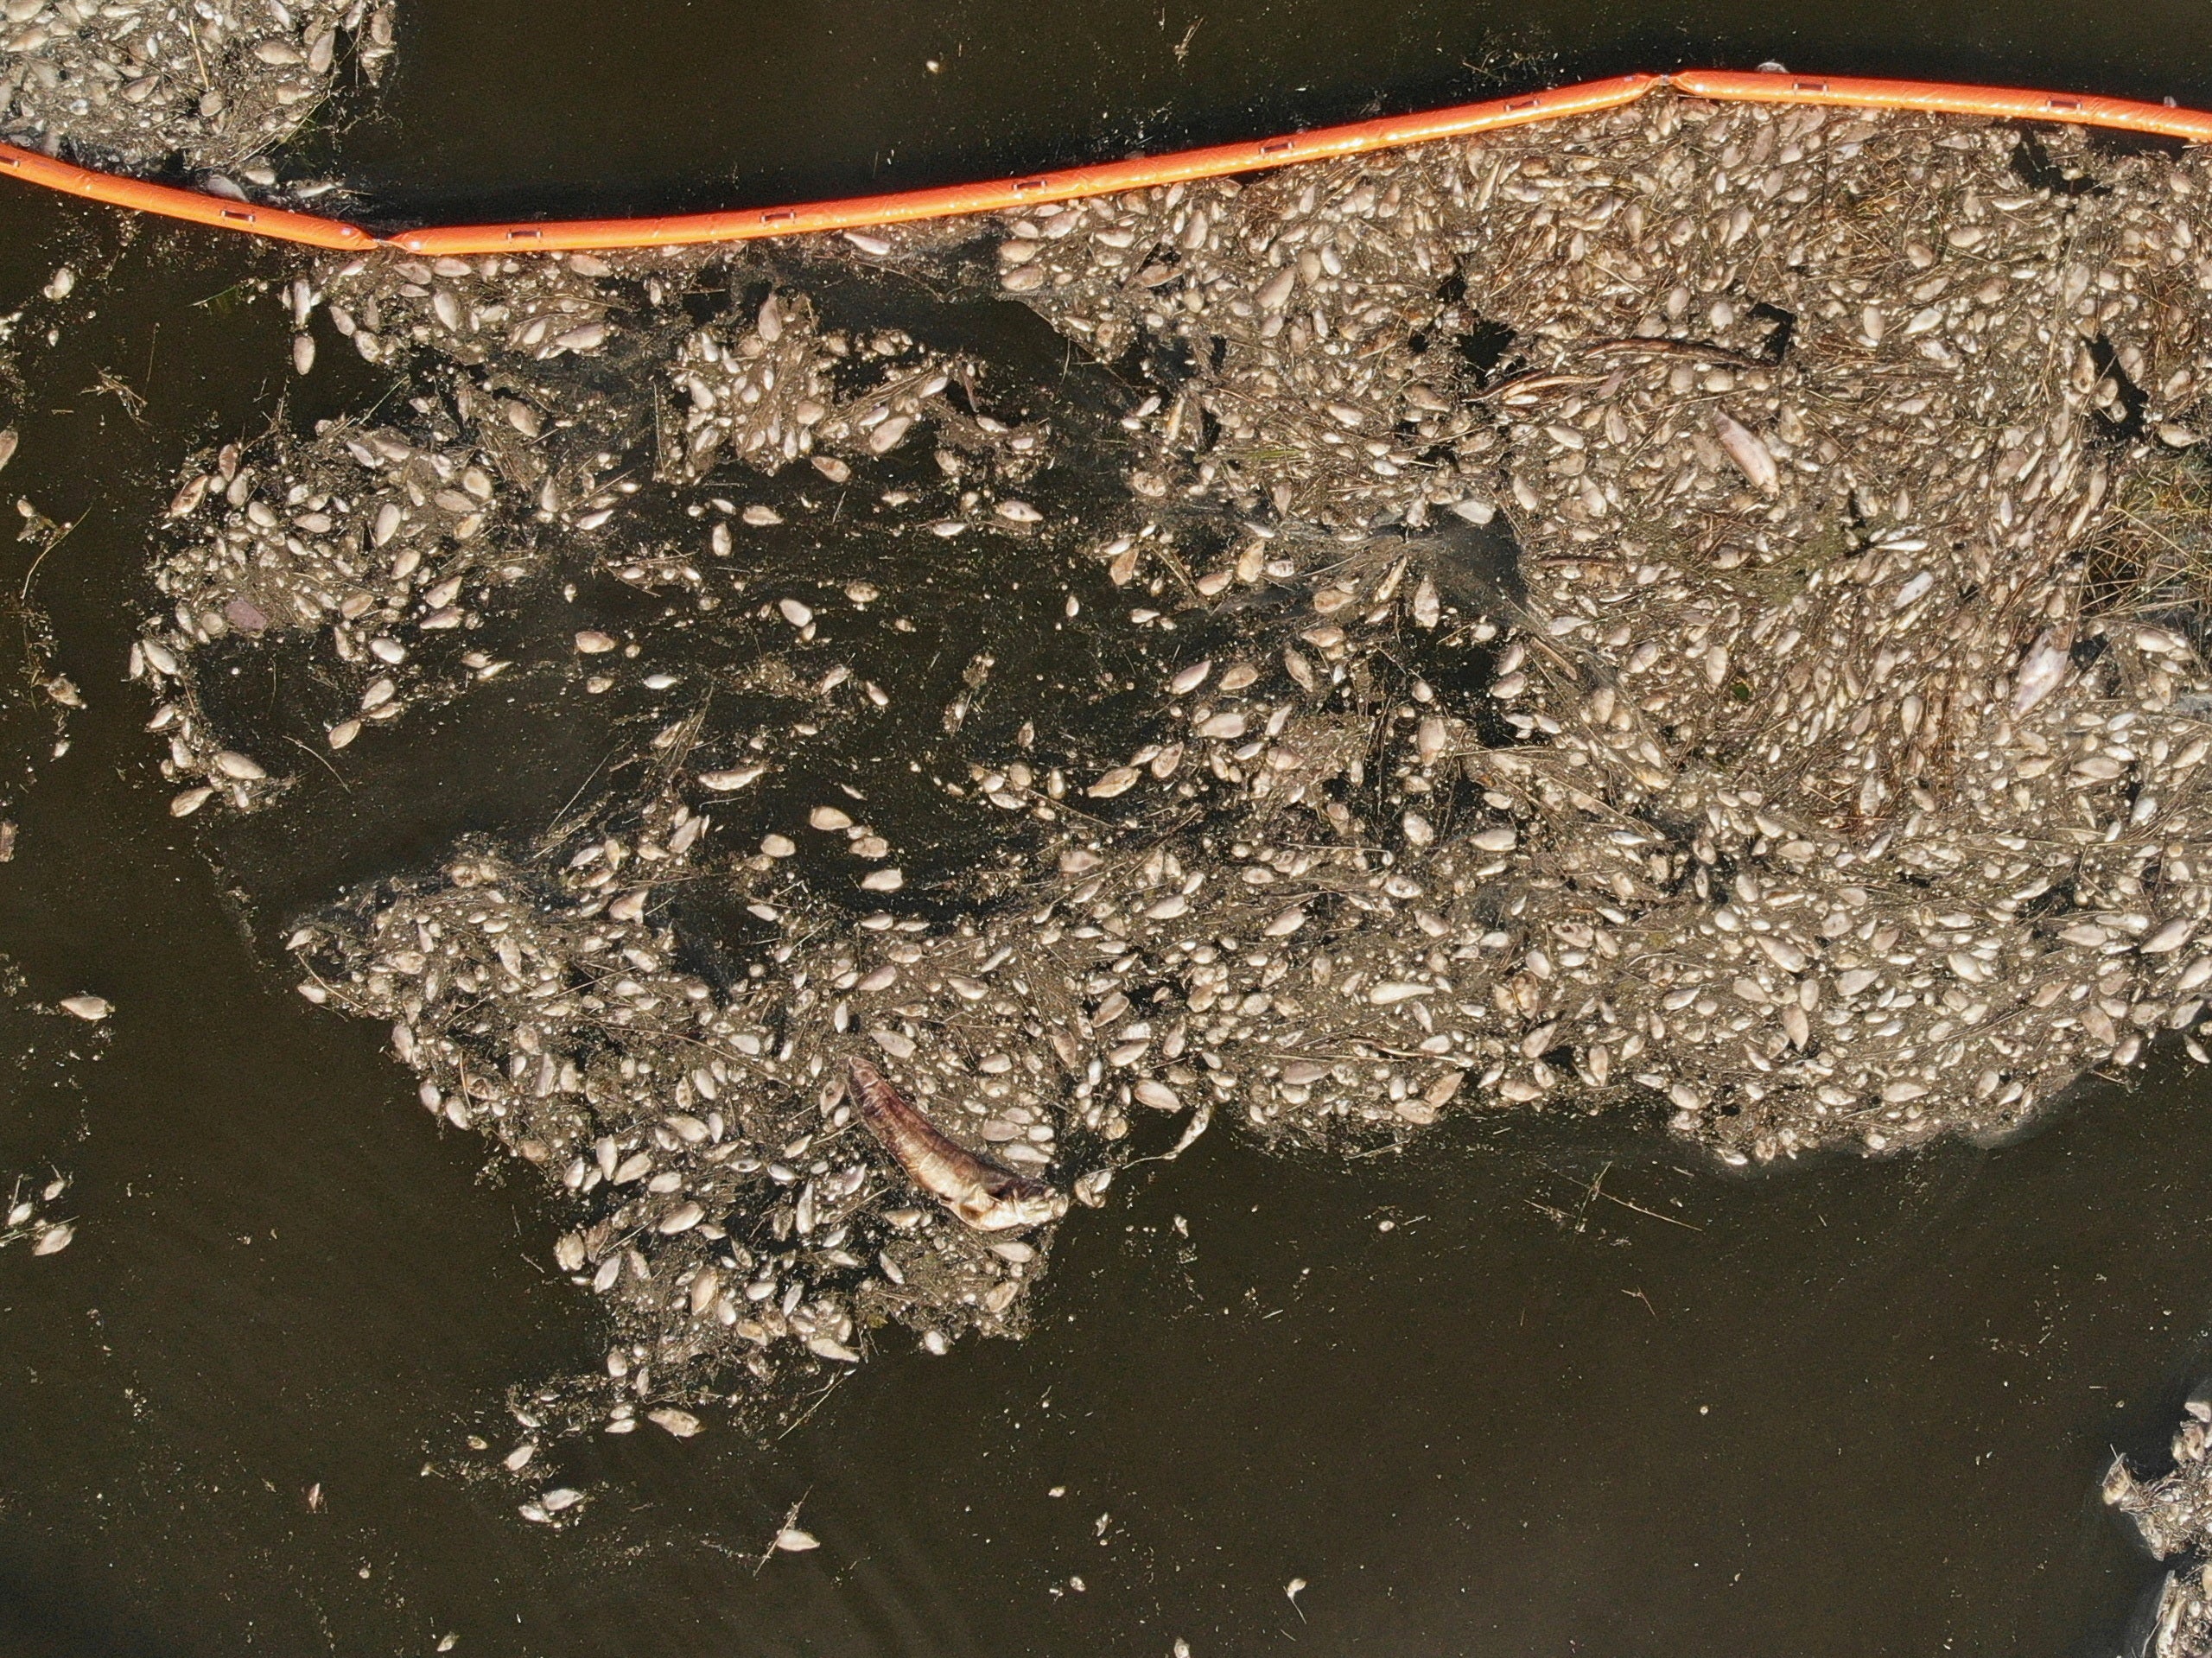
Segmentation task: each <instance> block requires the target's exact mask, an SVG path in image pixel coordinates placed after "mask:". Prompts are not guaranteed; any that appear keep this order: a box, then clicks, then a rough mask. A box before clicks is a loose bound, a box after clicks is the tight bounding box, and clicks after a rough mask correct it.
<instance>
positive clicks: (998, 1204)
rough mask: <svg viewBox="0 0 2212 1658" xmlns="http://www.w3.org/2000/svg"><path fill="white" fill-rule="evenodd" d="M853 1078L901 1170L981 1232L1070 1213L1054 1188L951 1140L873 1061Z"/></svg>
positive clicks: (860, 1062) (861, 1063)
mask: <svg viewBox="0 0 2212 1658" xmlns="http://www.w3.org/2000/svg"><path fill="white" fill-rule="evenodd" d="M850 1075H851V1077H852V1088H853V1098H854V1100H855V1102H857V1103H858V1105H859V1106H860V1111H861V1117H862V1118H864V1119H865V1120H866V1121H867V1123H868V1128H870V1129H871V1130H872V1131H873V1132H874V1134H875V1137H876V1138H877V1139H878V1140H881V1141H882V1142H883V1145H884V1148H885V1149H886V1150H887V1151H888V1152H889V1153H891V1154H892V1156H893V1157H894V1158H896V1159H899V1167H900V1168H902V1169H904V1170H906V1172H907V1174H908V1176H909V1177H911V1178H912V1180H913V1182H914V1184H915V1185H918V1186H919V1187H921V1189H922V1190H923V1191H926V1192H928V1193H929V1194H930V1196H931V1197H934V1198H936V1199H937V1200H938V1202H939V1203H941V1204H944V1206H945V1207H946V1208H947V1209H949V1210H951V1211H952V1212H953V1213H954V1214H955V1215H957V1216H958V1217H960V1218H961V1219H962V1220H963V1221H965V1222H966V1223H968V1224H969V1226H972V1227H974V1228H975V1229H976V1230H977V1231H979V1232H999V1231H1004V1230H1006V1229H1008V1228H1011V1227H1017V1226H1041V1225H1043V1224H1044V1223H1046V1222H1047V1221H1056V1220H1058V1219H1059V1218H1060V1217H1061V1216H1063V1215H1065V1214H1066V1213H1067V1207H1068V1204H1067V1199H1066V1198H1065V1197H1062V1196H1061V1195H1060V1194H1059V1193H1058V1192H1057V1191H1053V1190H1052V1188H1051V1187H1049V1186H1046V1185H1042V1184H1041V1183H1039V1182H1038V1181H1035V1180H1032V1179H1030V1178H1028V1177H1027V1176H1026V1175H1020V1174H1016V1173H1015V1172H1014V1171H1013V1170H1012V1169H1009V1168H1007V1167H1004V1166H1001V1165H1000V1164H997V1163H994V1162H991V1161H989V1160H988V1159H984V1158H981V1157H978V1156H976V1153H973V1152H970V1151H968V1150H966V1149H965V1148H964V1147H961V1146H959V1145H957V1144H956V1143H955V1142H954V1141H953V1140H950V1139H949V1138H947V1137H946V1135H945V1134H944V1133H943V1132H942V1131H940V1130H939V1129H938V1127H937V1125H936V1124H934V1123H932V1122H931V1121H930V1120H929V1119H928V1118H927V1117H925V1116H924V1115H922V1114H921V1113H920V1112H918V1111H917V1110H915V1109H914V1108H913V1107H912V1106H911V1105H909V1104H907V1103H906V1101H905V1100H904V1099H903V1098H901V1097H900V1096H899V1090H898V1089H895V1088H893V1087H892V1085H891V1083H890V1082H889V1081H888V1080H887V1078H886V1077H884V1075H883V1073H882V1072H881V1071H880V1070H877V1069H876V1068H875V1067H874V1065H871V1064H868V1061H867V1060H865V1059H855V1060H854V1061H853V1062H852V1065H851V1071H850Z"/></svg>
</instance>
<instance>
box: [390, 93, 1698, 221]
mask: <svg viewBox="0 0 2212 1658" xmlns="http://www.w3.org/2000/svg"><path fill="white" fill-rule="evenodd" d="M1659 84H1660V82H1659V77H1657V76H1656V75H1618V76H1616V77H1614V78H1613V79H1611V80H1592V81H1586V82H1585V83H1584V84H1582V85H1581V86H1561V87H1559V88H1556V89H1554V91H1551V92H1531V93H1529V95H1528V96H1526V97H1523V98H1497V99H1494V100H1492V101H1491V102H1489V103H1484V104H1462V105H1458V106H1456V107H1454V108H1452V109H1446V110H1433V111H1429V112H1428V113H1427V114H1423V115H1395V116H1389V117H1385V118H1383V119H1381V120H1376V121H1361V122H1357V123H1356V124H1352V125H1350V126H1341V127H1322V128H1319V129H1317V130H1314V131H1312V132H1299V133H1292V134H1288V135H1286V136H1285V137H1280V138H1266V139H1262V140H1260V141H1258V142H1257V143H1237V144H1215V145H1212V146H1211V147H1209V148H1207V149H1185V150H1178V151H1176V152H1175V153H1173V154H1172V155H1166V156H1139V157H1137V158H1136V159H1135V160H1133V161H1126V162H1103V163H1101V164H1100V165H1098V166H1096V167H1076V168H1066V169H1064V170H1060V171H1056V172H1050V173H1034V174H1031V175H1027V177H1022V178H1014V179H1000V180H996V181H992V182H989V183H985V184H953V185H947V186H945V187H943V188H940V189H935V190H906V191H901V192H899V193H898V194H893V195H880V196H859V197H854V198H850V199H849V200H842V201H817V202H809V203H806V204H804V206H791V207H768V208H753V209H749V210H747V211H745V212H741V213H690V214H685V215H683V216H681V217H677V218H670V219H570V220H567V221H565V222H555V223H548V224H537V225H461V226H453V227H451V228H449V229H445V230H420V231H409V232H404V233H403V234H401V235H399V236H397V237H394V238H392V239H393V241H395V242H396V243H397V245H399V246H401V247H404V248H405V249H407V250H408V251H410V252H413V253H495V252H499V251H503V250H505V249H510V248H517V247H528V248H544V249H556V248H575V249H585V248H591V249H611V248H634V247H671V246H680V245H684V244H687V243H696V242H739V241H746V240H748V239H750V238H755V237H761V236H791V235H797V234H798V233H800V232H805V231H838V230H857V229H859V228H861V226H868V225H898V224H905V223H908V222H910V221H912V220H914V219H950V218H952V217H955V216H956V215H958V214H962V213H997V212H1001V211H1003V210H1004V209H1007V208H1010V207H1027V206H1036V205H1038V204H1039V203H1041V202H1047V201H1071V200H1076V199H1077V198H1078V197H1082V196H1102V195H1111V194H1116V193H1117V192H1120V191H1123V190H1141V189H1145V188H1147V187H1150V186H1153V185H1156V184H1174V183H1178V182H1180V181H1185V180H1189V179H1211V178H1220V177H1222V176H1223V175H1226V174H1230V173H1250V172H1255V171H1257V170H1258V169H1260V168H1269V167H1287V166H1289V165H1290V164H1291V163H1292V162H1311V161H1322V160H1325V159H1328V158H1330V157H1332V156H1357V155H1362V154H1364V153H1366V152H1368V151H1370V150H1376V149H1398V148H1401V147H1402V146H1404V145H1406V144H1417V143H1423V142H1425V141H1426V140H1428V139H1432V138H1452V137H1465V136H1466V135H1468V134H1470V133H1477V132H1494V131H1496V130H1498V129H1500V128H1502V127H1517V126H1524V125H1526V124H1529V122H1531V121H1547V120H1550V119H1553V118H1555V117H1558V116H1562V115H1584V114H1588V113H1590V112H1591V111H1596V110H1610V109H1613V108H1616V107H1618V105H1623V104H1632V103H1634V102H1635V101H1636V100H1637V98H1642V97H1643V95H1644V94H1645V93H1646V92H1649V91H1650V90H1651V89H1652V88H1653V87H1655V86H1658V85H1659Z"/></svg>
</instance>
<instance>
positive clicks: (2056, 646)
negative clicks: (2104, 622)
mask: <svg viewBox="0 0 2212 1658" xmlns="http://www.w3.org/2000/svg"><path fill="white" fill-rule="evenodd" d="M2071 632H2072V630H2071V629H2070V628H2069V629H2067V630H2064V631H2063V632H2058V631H2054V630H2053V629H2050V628H2045V629H2044V631H2043V632H2041V633H2038V634H2037V636H2036V642H2035V644H2034V645H2032V646H2031V648H2030V649H2029V651H2028V654H2027V655H2026V656H2025V657H2022V658H2021V661H2020V675H2019V677H2018V680H2016V681H2015V682H2014V683H2013V687H2012V712H2013V713H2014V714H2016V715H2017V714H2025V713H2027V712H2028V710H2029V709H2031V708H2034V707H2035V706H2036V704H2037V703H2038V702H2042V701H2043V700H2044V698H2045V697H2046V696H2050V694H2051V693H2052V692H2053V691H2055V690H2056V689H2058V687H2059V684H2060V683H2061V682H2062V681H2063V680H2064V679H2065V677H2066V665H2067V660H2068V653H2069V651H2071V650H2072V649H2073V645H2074V642H2073V640H2072V638H2069V637H2068V636H2069V634H2070V633H2071Z"/></svg>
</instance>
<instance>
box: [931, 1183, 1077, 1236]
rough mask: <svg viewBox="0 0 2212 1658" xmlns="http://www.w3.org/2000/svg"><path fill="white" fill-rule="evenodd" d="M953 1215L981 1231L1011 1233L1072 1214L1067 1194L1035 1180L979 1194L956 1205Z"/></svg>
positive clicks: (971, 1195)
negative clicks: (1069, 1212)
mask: <svg viewBox="0 0 2212 1658" xmlns="http://www.w3.org/2000/svg"><path fill="white" fill-rule="evenodd" d="M952 1207H953V1212H954V1213H955V1214H957V1215H958V1216H959V1217H960V1218H961V1219H962V1220H963V1221H965V1222H966V1223H968V1224H969V1226H972V1227H974V1228H975V1229H976V1230H977V1231H978V1232H1008V1231H1013V1230H1014V1229H1016V1228H1019V1227H1027V1226H1049V1225H1050V1224H1051V1223H1052V1222H1054V1221H1057V1220H1058V1219H1059V1218H1060V1217H1062V1216H1063V1215H1065V1214H1066V1213H1067V1212H1068V1200H1067V1197H1066V1196H1065V1194H1064V1193H1061V1192H1058V1191H1052V1189H1051V1188H1050V1187H1047V1186H1040V1185H1038V1184H1037V1183H1036V1182H1034V1181H1033V1180H1024V1181H1021V1182H1020V1184H1019V1185H1005V1186H1001V1189H1000V1190H999V1191H980V1190H979V1191H974V1192H971V1193H969V1196H967V1197H963V1199H961V1201H960V1202H959V1203H957V1204H954V1205H953V1206H952Z"/></svg>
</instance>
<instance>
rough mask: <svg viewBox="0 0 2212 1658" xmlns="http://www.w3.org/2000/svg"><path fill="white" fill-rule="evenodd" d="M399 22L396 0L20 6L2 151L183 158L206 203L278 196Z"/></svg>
mask: <svg viewBox="0 0 2212 1658" xmlns="http://www.w3.org/2000/svg"><path fill="white" fill-rule="evenodd" d="M393 21H394V13H393V8H392V5H391V3H390V0H380V3H374V4H372V3H371V0H289V3H283V4H265V3H264V4H257V3H251V0H195V3H193V4H190V5H187V4H184V3H181V0H106V3H104V4H93V3H92V0H8V3H7V4H6V5H5V6H0V137H4V138H5V139H6V140H7V141H8V142H10V143H16V144H21V145H23V146H26V147H28V148H32V149H42V150H44V151H46V152H47V153H48V154H49V155H66V156H67V157H68V158H69V159H72V160H76V161H81V162H86V163H87V164H93V165H101V166H105V167H108V168H118V169H120V170H123V171H126V172H130V171H143V170H144V169H146V168H159V167H165V166H167V165H168V164H169V163H170V162H171V161H172V158H175V157H181V159H182V161H183V162H184V164H185V166H186V167H187V168H189V169H190V170H191V173H192V175H193V177H194V182H195V183H197V184H198V186H199V187H200V188H201V189H204V190H207V191H210V192H212V193H213V194H219V195H228V196H231V197H233V198H235V199H239V200H243V199H245V197H246V196H247V195H248V194H249V193H254V194H263V193H273V192H274V190H275V187H276V186H277V175H276V173H275V171H274V170H273V168H271V167H270V164H269V163H268V162H267V161H266V160H265V159H264V157H265V156H267V155H268V153H269V152H270V150H272V149H275V148H276V146H277V145H278V144H280V143H283V141H284V140H285V139H286V138H288V137H291V135H292V134H293V133H295V132H296V131H297V130H299V129H300V128H301V126H302V124H305V123H306V122H307V121H308V119H309V118H311V117H313V116H314V115H315V112H316V111H317V110H318V109H319V108H321V106H322V105H324V104H325V103H326V102H327V100H328V99H329V98H330V97H331V96H332V94H333V92H334V90H335V87H336V85H337V79H338V77H339V75H340V73H342V72H343V71H344V70H345V69H346V67H347V66H348V65H349V64H351V65H353V66H355V67H358V69H359V72H360V73H362V74H363V75H364V76H365V77H366V78H368V79H375V78H376V77H377V76H378V75H379V74H380V73H382V70H383V67H384V62H385V59H387V58H389V57H390V56H391V51H392V27H393ZM303 194H314V193H313V192H311V191H310V192H305V193H303ZM57 297H58V296H57Z"/></svg>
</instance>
